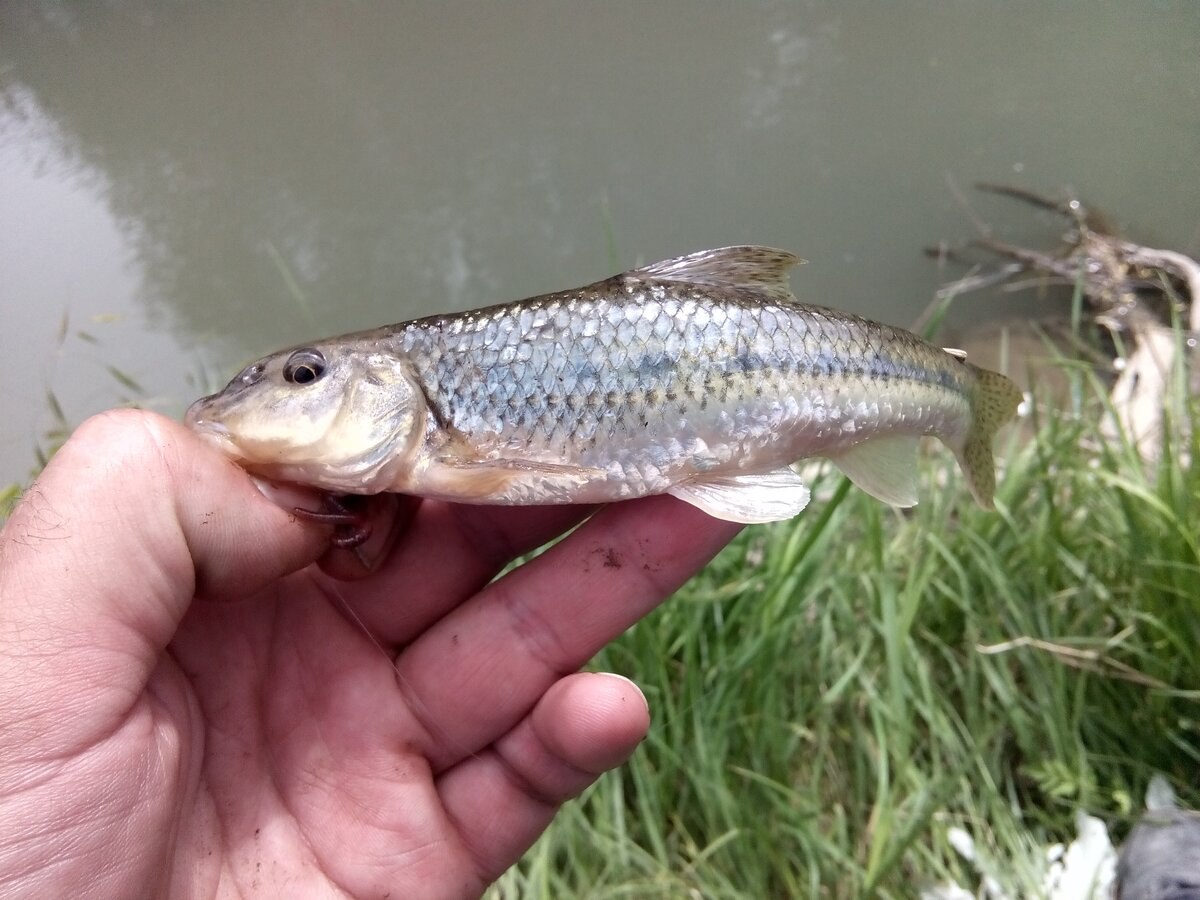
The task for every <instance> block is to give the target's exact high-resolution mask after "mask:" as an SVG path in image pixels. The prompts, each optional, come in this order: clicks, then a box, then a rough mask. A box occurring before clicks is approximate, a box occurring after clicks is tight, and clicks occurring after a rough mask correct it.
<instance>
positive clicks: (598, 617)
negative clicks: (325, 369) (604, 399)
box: [0, 411, 738, 898]
mask: <svg viewBox="0 0 1200 900" xmlns="http://www.w3.org/2000/svg"><path fill="white" fill-rule="evenodd" d="M270 493H272V494H273V496H274V500H275V502H272V501H271V500H268V499H267V498H266V497H265V496H264V494H263V493H260V492H259V491H258V490H256V489H255V485H254V482H253V481H252V480H251V479H250V478H248V477H247V476H246V474H245V473H244V472H242V471H241V470H240V469H238V468H236V467H235V466H233V465H232V464H231V463H229V462H228V461H227V460H225V459H224V458H222V457H221V456H220V455H219V454H217V453H216V452H215V451H212V450H210V449H209V448H207V447H206V446H204V445H203V444H202V443H201V442H200V441H199V440H197V439H195V438H194V437H193V435H192V434H191V433H190V432H188V431H187V430H186V429H184V428H183V427H182V426H180V425H178V424H176V423H173V422H170V421H168V420H165V419H162V418H160V417H157V416H153V415H149V414H144V413H137V412H128V411H127V412H120V413H109V414H105V415H102V416H99V417H97V418H95V419H92V420H90V421H89V422H88V423H86V424H85V425H83V426H82V427H81V428H80V429H79V430H78V432H77V433H76V435H75V436H74V437H72V439H71V440H70V441H68V442H67V444H66V445H65V446H64V447H63V448H62V450H60V451H59V453H58V454H57V455H56V456H55V457H54V459H53V460H52V461H51V463H50V465H49V466H48V467H47V468H46V470H45V472H43V474H42V476H41V478H39V479H38V481H37V483H36V484H35V485H34V486H33V487H32V488H31V489H30V490H29V491H28V492H27V494H26V496H25V498H24V499H23V500H22V502H21V503H20V505H19V506H18V507H17V509H16V510H14V512H13V514H12V516H11V517H10V519H9V521H8V523H7V525H6V526H5V528H4V530H3V532H0V893H7V892H14V893H21V894H27V895H31V896H34V895H35V896H83V895H87V896H120V897H131V896H145V895H168V894H169V895H187V896H227V895H250V894H261V895H264V896H303V897H317V896H344V895H347V894H348V895H351V896H355V897H373V896H374V897H383V896H385V895H388V894H389V892H390V896H392V897H404V898H418V897H471V896H476V895H478V894H480V893H481V892H482V890H483V889H484V887H485V886H486V885H487V884H488V883H489V882H490V881H492V880H493V879H495V878H496V877H497V876H498V875H499V874H500V873H502V872H503V871H504V870H505V869H506V868H508V867H509V866H510V865H512V864H513V863H514V862H515V861H516V860H517V858H518V857H519V856H520V854H521V853H522V852H523V851H524V850H525V849H526V848H527V847H528V846H529V845H530V844H531V843H532V842H533V841H534V840H535V839H536V837H537V836H538V835H539V834H540V833H541V832H542V830H543V829H544V828H545V827H546V826H547V824H548V823H549V822H550V820H551V818H552V817H553V815H554V813H555V811H556V810H557V808H558V806H559V805H560V804H561V803H563V802H564V801H566V800H567V799H569V798H570V797H573V796H575V795H576V794H578V793H579V792H580V791H581V790H583V789H584V788H585V787H586V786H587V785H589V784H590V783H592V782H593V781H594V780H595V779H596V778H597V777H598V775H599V774H600V773H602V772H604V771H605V770H607V769H610V768H613V767H614V766H617V765H619V764H620V763H621V762H623V761H624V760H625V759H626V758H627V757H628V756H629V754H630V753H631V752H632V751H633V750H634V748H635V747H636V746H637V744H638V742H639V741H640V740H641V739H642V737H643V736H644V735H645V733H646V730H647V728H648V726H649V714H648V711H647V708H646V705H645V702H644V698H643V697H642V696H641V694H640V692H639V691H638V690H637V688H636V687H634V686H633V684H632V683H631V682H628V681H626V680H624V679H621V678H617V677H614V676H610V675H602V674H595V673H578V672H576V670H577V669H578V667H579V666H580V665H582V664H583V663H584V662H586V661H587V660H588V659H589V658H590V657H591V656H592V655H593V654H595V653H596V651H597V650H599V649H600V648H601V647H602V646H603V645H604V644H605V643H606V642H608V641H609V640H611V639H612V638H614V637H615V636H616V635H618V634H620V633H621V632H622V631H623V630H624V629H625V628H627V627H628V626H629V625H631V624H632V623H634V622H635V621H637V620H638V619H639V618H641V617H642V616H643V615H645V614H646V613H647V612H648V611H649V610H650V609H652V608H653V607H654V606H655V605H656V604H657V603H658V602H660V601H661V600H662V599H663V598H664V597H666V596H667V595H668V594H670V593H671V592H672V591H673V590H674V589H675V588H676V587H678V586H679V585H680V584H681V583H682V582H683V581H684V580H686V579H687V578H688V577H689V576H690V575H691V574H693V573H694V572H695V571H696V570H697V569H698V568H700V567H701V566H702V565H703V564H704V563H705V562H706V561H707V560H708V559H709V558H710V557H711V556H712V555H713V554H714V553H715V552H716V551H717V550H718V549H719V548H720V547H721V546H723V545H724V544H725V543H726V542H727V541H728V540H729V539H730V538H731V537H732V536H733V535H734V533H735V532H736V530H737V527H738V526H736V525H731V524H729V523H727V522H719V521H717V520H714V519H710V518H708V517H707V516H705V515H703V514H702V513H700V512H698V511H697V510H695V509H694V508H692V507H690V506H688V505H686V504H684V503H681V502H678V501H676V500H674V499H671V498H667V497H655V498H650V499H647V500H641V501H633V502H630V503H622V504H618V505H616V506H611V507H608V508H605V509H602V510H601V511H599V512H598V513H597V514H596V515H595V516H593V517H592V518H591V519H590V520H589V521H588V522H587V523H586V524H585V525H583V526H582V527H581V528H579V529H578V530H577V531H575V532H574V533H573V534H571V535H570V536H569V537H567V538H566V539H565V540H563V541H562V542H560V543H559V544H558V545H556V546H555V547H554V548H552V549H550V550H549V551H547V552H546V553H543V554H542V555H541V556H539V557H537V558H536V559H534V560H533V561H531V562H529V563H527V564H525V565H523V566H521V567H520V568H518V569H516V570H514V571H513V572H511V573H509V574H508V575H506V576H505V577H504V578H503V579H501V580H499V581H497V582H495V583H492V584H489V582H490V581H491V579H492V578H493V577H494V576H495V574H496V573H497V572H498V571H499V570H500V569H501V568H502V567H503V566H504V565H505V564H506V563H508V562H509V561H511V560H512V559H513V558H514V557H515V556H517V555H520V554H522V553H524V552H527V551H530V550H532V549H533V548H535V547H537V546H539V545H540V544H542V543H544V542H545V541H547V540H549V539H550V538H552V537H553V536H555V535H557V534H560V533H561V532H563V531H564V530H566V529H568V528H570V527H571V526H572V525H574V524H576V523H577V522H579V521H580V520H581V519H582V518H584V516H585V515H587V513H588V512H589V511H590V510H585V509H580V508H568V507H557V508H553V507H549V508H523V509H518V508H499V507H467V506H455V505H450V504H444V503H436V502H431V501H426V502H423V503H419V504H418V503H417V502H416V501H409V500H407V499H404V498H394V497H393V498H385V499H381V500H378V501H376V503H375V504H374V506H373V507H372V508H373V509H374V510H375V512H374V517H375V519H376V521H375V522H374V523H373V524H374V529H373V536H372V538H370V539H369V540H368V541H367V543H366V544H365V545H363V547H361V548H357V549H358V551H359V552H360V555H358V556H356V555H354V554H353V553H352V552H351V551H347V550H329V543H328V542H329V529H328V528H326V527H320V526H316V525H313V524H312V523H308V522H304V521H301V520H299V519H298V518H297V517H295V516H293V515H290V514H289V513H288V512H287V510H288V509H290V508H291V507H292V506H294V505H296V504H297V503H299V504H303V503H304V502H305V500H306V499H309V500H311V498H308V497H306V495H304V494H303V493H299V494H298V493H296V492H295V491H293V490H291V489H276V490H274V491H273V492H270ZM277 504H282V508H281V505H277ZM319 558H320V559H321V566H320V567H318V566H317V565H313V564H312V563H314V561H316V560H318V559H319ZM364 565H366V566H369V570H368V569H367V568H364ZM322 568H323V569H324V571H322ZM330 573H333V574H336V575H339V576H342V577H343V578H345V577H347V576H354V577H355V580H352V581H346V580H337V579H335V578H334V577H332V575H331V574H330ZM360 623H361V625H360ZM363 627H365V629H366V630H367V631H368V632H369V633H370V634H371V635H372V636H373V638H374V640H376V641H378V642H379V644H378V645H376V644H375V643H373V640H372V638H369V637H368V636H367V635H366V634H364V630H363ZM380 647H382V648H385V649H384V651H383V652H381V649H380ZM392 657H394V658H395V663H394V665H393V661H392Z"/></svg>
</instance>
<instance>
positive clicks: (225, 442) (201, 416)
mask: <svg viewBox="0 0 1200 900" xmlns="http://www.w3.org/2000/svg"><path fill="white" fill-rule="evenodd" d="M210 399H211V398H210V397H202V398H201V399H199V400H197V401H196V402H195V403H193V404H192V405H191V406H189V407H188V410H187V412H186V413H184V416H183V424H184V425H186V426H187V427H188V428H190V429H192V431H194V432H195V433H196V435H197V436H198V437H199V438H201V440H203V441H204V442H205V443H206V444H210V445H211V446H213V447H215V448H216V449H218V450H220V451H221V452H222V453H224V454H225V455H226V456H228V457H231V458H233V459H241V457H242V454H241V451H239V450H238V448H237V445H236V444H235V443H234V442H233V436H232V435H231V434H230V433H229V429H228V428H226V427H225V426H224V425H222V424H221V423H220V422H218V421H216V420H214V419H212V418H209V417H207V416H206V415H205V413H206V412H207V407H208V401H209V400H210Z"/></svg>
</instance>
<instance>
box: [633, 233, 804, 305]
mask: <svg viewBox="0 0 1200 900" xmlns="http://www.w3.org/2000/svg"><path fill="white" fill-rule="evenodd" d="M803 262H804V260H802V259H800V257H798V256H796V255H795V254H793V253H788V252H787V251H786V250H774V249H772V248H771V247H721V248H720V249H717V250H701V251H700V252H699V253H689V254H688V255H687V256H679V257H676V258H675V259H664V260H663V261H662V262H656V263H651V264H650V265H648V266H642V267H641V268H640V269H634V270H633V271H632V272H628V273H627V274H628V275H633V276H636V277H638V278H656V279H658V280H660V281H680V282H684V283H687V284H707V285H712V286H713V287H724V288H741V289H743V290H750V291H756V292H757V293H760V294H763V295H765V296H767V297H770V298H771V299H773V300H779V301H781V302H784V303H794V302H796V298H795V296H794V295H793V294H792V289H791V287H789V286H788V269H790V268H791V267H792V266H795V265H798V264H800V263H803Z"/></svg>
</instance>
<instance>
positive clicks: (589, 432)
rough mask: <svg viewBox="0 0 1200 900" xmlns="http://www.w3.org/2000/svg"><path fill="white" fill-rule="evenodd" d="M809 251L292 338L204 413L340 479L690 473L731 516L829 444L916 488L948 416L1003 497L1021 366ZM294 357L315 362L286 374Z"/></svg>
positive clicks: (455, 495)
mask: <svg viewBox="0 0 1200 900" xmlns="http://www.w3.org/2000/svg"><path fill="white" fill-rule="evenodd" d="M796 262H797V260H796V258H795V257H794V256H792V255H791V254H788V253H785V252H783V251H778V250H769V249H766V248H759V247H735V248H726V249H723V250H714V251H706V252H703V253H698V254H692V255H691V256H686V257H681V258H679V259H674V260H667V261H665V262H662V263H655V264H653V265H651V266H646V267H643V268H641V269H637V270H634V271H632V272H627V273H623V274H621V275H617V276H614V277H613V278H610V279H607V280H605V281H602V282H598V283H596V284H593V285H589V286H586V287H583V288H579V289H576V290H571V291H563V292H560V293H555V294H548V295H545V296H541V297H535V298H531V299H529V300H524V301H519V302H516V303H509V304H504V305H500V306H494V307H489V308H486V309H481V310H476V311H472V312H466V313H460V314H453V315H442V316H431V317H427V318H424V319H419V320H416V321H412V322H407V323H403V324H401V325H397V326H391V327H387V328H382V329H377V330H375V331H371V332H362V333H359V334H355V335H347V336H345V337H342V338H335V339H331V340H329V341H323V342H318V343H316V344H313V345H310V346H307V347H303V348H294V349H292V350H288V351H283V352H281V353H279V354H276V355H274V356H273V357H268V358H267V359H265V360H261V361H259V362H258V363H255V364H254V365H252V366H251V367H249V368H248V369H247V370H244V371H243V373H242V374H241V375H239V376H238V377H237V378H235V379H234V381H233V382H231V384H230V385H229V387H227V388H226V389H225V390H224V391H223V392H221V393H219V394H215V395H213V396H212V397H208V398H204V399H203V400H200V401H198V402H197V403H196V404H195V405H194V406H193V407H192V409H191V410H189V413H188V421H189V423H190V424H191V425H192V426H193V427H195V428H196V429H197V430H198V431H200V432H201V433H202V434H206V435H208V436H209V437H210V438H212V439H213V440H214V441H216V442H217V443H218V445H220V446H221V447H222V448H223V449H225V450H226V451H227V452H229V453H230V454H231V455H232V456H234V457H235V458H237V459H239V461H241V462H242V463H243V464H244V465H246V466H247V468H251V469H254V470H258V471H262V472H264V473H265V474H268V475H272V476H273V477H280V478H283V479H285V480H293V481H301V482H304V483H308V484H313V485H316V486H318V487H323V488H327V489H329V490H334V491H341V492H349V493H373V492H377V491H383V490H394V491H402V492H406V493H413V494H418V495H421V496H427V497H436V498H441V499H449V500H458V501H465V502H476V503H504V504H539V503H595V502H607V501H613V500H622V499H627V498H631V497H640V496H645V495H648V494H657V493H673V494H675V495H676V496H679V497H681V498H682V499H684V500H687V501H688V502H691V503H693V504H695V505H697V506H699V507H700V508H702V509H705V510H706V511H708V512H710V513H712V514H714V515H717V516H720V517H722V518H729V519H734V520H736V521H768V520H773V519H780V518H787V517H789V516H791V515H794V514H795V513H796V512H798V511H799V510H800V509H802V508H803V506H804V505H805V503H806V502H807V499H808V490H807V488H806V487H805V486H804V484H803V482H802V481H801V480H800V478H799V477H798V476H797V475H796V474H795V473H794V472H793V471H792V470H791V469H790V468H789V464H790V463H792V462H794V461H796V460H799V459H803V458H807V457H813V456H821V457H827V458H830V459H832V460H833V461H834V462H835V463H836V464H838V465H839V466H840V467H841V468H842V470H843V471H845V472H846V473H847V474H848V475H850V477H851V478H852V479H854V480H855V482H856V483H858V484H859V485H860V486H862V487H864V488H865V489H867V490H868V491H869V492H871V493H872V494H874V495H875V496H878V497H880V498H881V499H883V500H885V501H886V502H889V503H893V504H894V505H899V506H906V505H912V504H913V503H915V502H916V492H915V469H916V443H917V440H918V439H919V438H920V436H922V435H927V434H932V435H936V436H937V437H939V438H940V439H941V440H942V441H943V443H945V444H946V445H947V446H948V447H950V448H951V449H952V450H953V451H954V452H955V453H956V454H957V455H958V457H959V459H960V462H961V463H962V465H963V469H964V471H965V472H966V473H967V477H968V482H969V484H970V486H971V488H972V491H973V493H974V494H975V496H976V497H977V499H979V501H980V502H981V503H984V504H985V505H986V504H989V503H990V501H991V494H992V490H993V483H994V466H993V462H992V456H991V446H990V445H991V440H992V435H993V433H994V431H995V429H996V428H997V427H998V426H999V425H1000V424H1002V423H1003V421H1005V420H1007V419H1008V418H1011V416H1012V415H1013V413H1014V412H1015V409H1016V404H1017V402H1018V400H1019V395H1018V394H1017V391H1016V389H1015V387H1013V386H1012V384H1011V382H1009V381H1008V380H1007V379H1005V378H1004V377H1003V376H1000V375H997V374H995V373H991V372H986V371H984V370H980V369H978V368H976V367H974V366H972V365H970V364H969V363H966V362H965V361H964V360H963V359H961V358H960V357H959V356H958V355H955V354H954V353H952V352H947V351H944V350H941V349H938V348H936V347H934V346H932V345H930V344H928V343H926V342H925V341H922V340H920V339H919V338H917V337H916V336H914V335H912V334H910V333H908V332H906V331H903V330H901V329H897V328H892V327H890V326H887V325H882V324H878V323H875V322H870V321H868V320H866V319H862V318H859V317H856V316H851V315H847V314H844V313H839V312H836V311H833V310H829V309H824V308H821V307H815V306H807V305H804V304H801V303H799V302H797V301H796V300H795V298H794V297H793V296H792V294H791V292H790V290H789V288H788V287H787V283H786V273H787V270H788V269H789V268H790V267H791V266H792V265H794V264H795V263H796ZM297 359H299V361H300V365H301V370H303V363H304V360H305V359H308V360H309V361H310V362H313V363H314V365H313V366H312V367H311V369H310V370H309V373H310V374H314V375H315V377H313V378H312V379H310V380H306V381H302V383H297V381H296V379H295V378H292V379H291V380H289V378H288V374H289V368H288V367H289V365H291V366H292V369H291V370H290V371H291V374H292V375H295V373H296V371H297V369H296V365H297V362H296V361H297ZM318 360H319V363H318V362H317V361H318ZM318 369H319V370H320V371H317V370H318ZM248 373H251V374H249V375H248ZM297 398H299V400H298V399H297ZM331 410H336V414H332V413H331ZM289 422H290V425H289ZM289 430H290V431H291V432H292V434H291V435H290V436H289V434H288V433H289ZM298 447H300V448H307V450H304V449H301V450H300V452H297V448H298Z"/></svg>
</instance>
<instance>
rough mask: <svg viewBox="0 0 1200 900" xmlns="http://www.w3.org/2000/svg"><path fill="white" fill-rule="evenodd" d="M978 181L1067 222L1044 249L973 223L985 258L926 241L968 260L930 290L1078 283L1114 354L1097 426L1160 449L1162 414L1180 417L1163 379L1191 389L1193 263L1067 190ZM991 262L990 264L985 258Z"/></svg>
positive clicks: (1196, 319) (1199, 282) (1148, 451)
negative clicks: (1117, 226) (1117, 224)
mask: <svg viewBox="0 0 1200 900" xmlns="http://www.w3.org/2000/svg"><path fill="white" fill-rule="evenodd" d="M976 187H977V188H978V189H980V190H983V191H987V192H989V193H993V194H1000V195H1003V196H1006V197H1011V198H1014V199H1017V200H1020V201H1023V202H1025V203H1029V204H1031V205H1033V206H1036V207H1039V208H1041V209H1048V210H1052V211H1054V212H1056V213H1058V214H1060V215H1061V216H1063V217H1064V218H1065V219H1066V220H1067V222H1068V229H1067V231H1066V233H1065V234H1064V235H1063V237H1062V242H1061V245H1060V246H1059V247H1058V248H1056V249H1055V250H1054V251H1052V252H1042V251H1038V250H1032V249H1028V248H1024V247H1018V246H1016V245H1013V244H1009V243H1006V242H1004V241H1000V240H997V239H996V238H994V237H992V236H991V235H990V234H989V233H988V229H987V228H986V226H984V225H983V224H982V223H980V222H978V221H977V223H976V227H977V229H978V230H979V232H980V234H979V236H978V237H977V238H975V239H974V240H972V241H970V242H969V243H968V247H970V248H974V249H976V250H983V251H985V252H986V253H987V254H989V255H990V256H991V257H992V260H993V261H992V262H991V264H989V265H985V266H982V267H981V266H980V264H979V263H978V262H976V261H974V260H972V259H971V258H970V256H969V255H968V254H966V253H964V252H963V251H959V250H953V249H947V248H946V247H939V248H934V249H931V250H929V251H927V252H928V253H929V254H930V255H935V256H937V257H939V258H941V259H944V260H948V261H951V262H958V263H962V264H966V265H973V271H972V272H971V273H970V274H968V275H966V276H965V277H963V278H960V279H958V280H956V281H953V282H950V283H949V284H946V285H945V286H943V287H942V288H941V290H940V291H939V292H938V294H939V297H940V298H941V299H945V298H947V297H950V296H952V295H957V294H962V293H966V292H970V291H978V290H981V289H984V288H1007V289H1016V288H1022V287H1030V286H1033V285H1037V286H1045V285H1048V284H1061V285H1066V286H1068V287H1072V288H1076V289H1078V290H1079V291H1080V293H1081V295H1082V297H1083V300H1084V302H1085V303H1086V304H1087V311H1088V314H1089V315H1090V317H1091V318H1092V319H1093V321H1095V322H1096V323H1097V324H1098V325H1100V326H1101V327H1103V328H1105V329H1107V330H1108V331H1109V332H1110V333H1111V335H1112V336H1113V338H1114V342H1115V344H1116V346H1118V347H1122V348H1123V351H1122V353H1121V354H1120V355H1119V356H1118V357H1117V358H1116V359H1114V360H1113V365H1114V368H1115V369H1116V370H1117V377H1116V379H1115V381H1114V382H1113V384H1112V388H1111V400H1112V414H1110V415H1108V416H1107V417H1106V420H1105V422H1104V425H1103V433H1104V434H1105V435H1106V436H1108V437H1110V438H1113V439H1117V438H1119V437H1121V436H1122V435H1125V436H1127V437H1128V439H1129V440H1131V441H1133V442H1134V443H1135V444H1136V446H1137V447H1138V450H1139V451H1140V452H1141V453H1142V455H1143V456H1145V457H1147V458H1155V457H1157V456H1158V454H1159V453H1160V451H1161V447H1162V434H1163V425H1164V421H1165V418H1166V417H1167V416H1176V417H1178V419H1177V421H1179V422H1181V423H1183V421H1184V420H1183V418H1182V417H1183V416H1184V412H1185V411H1184V410H1183V409H1182V408H1179V409H1168V408H1167V406H1166V403H1167V398H1168V397H1170V396H1172V393H1171V392H1170V391H1169V390H1168V387H1169V386H1170V384H1171V382H1172V379H1176V378H1180V379H1184V380H1185V383H1186V384H1188V386H1189V389H1190V390H1191V391H1192V392H1198V391H1200V365H1196V363H1195V360H1196V358H1197V354H1196V352H1195V351H1196V347H1197V345H1198V343H1200V264H1198V263H1197V262H1196V261H1195V260H1193V259H1191V258H1190V257H1188V256H1186V255H1185V254H1183V253H1178V252H1176V251H1173V250H1158V249H1155V248H1153V247H1145V246H1142V245H1141V244H1136V243H1133V242H1132V241H1128V240H1125V239H1124V238H1122V237H1120V236H1118V235H1116V234H1114V233H1113V231H1112V229H1111V228H1110V227H1109V226H1108V224H1107V222H1105V220H1104V219H1103V217H1102V216H1100V215H1099V214H1097V213H1095V212H1094V211H1092V210H1089V209H1088V208H1087V207H1086V206H1084V204H1083V203H1082V202H1080V201H1079V200H1078V199H1076V198H1069V199H1067V200H1065V201H1058V200H1054V199H1051V198H1048V197H1044V196H1042V195H1040V194H1036V193H1033V192H1031V191H1028V190H1025V189H1022V188H1017V187H1011V186H1007V185H996V184H979V185H976ZM997 258H998V259H999V260H1000V262H998V263H996V262H995V259H997Z"/></svg>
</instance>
